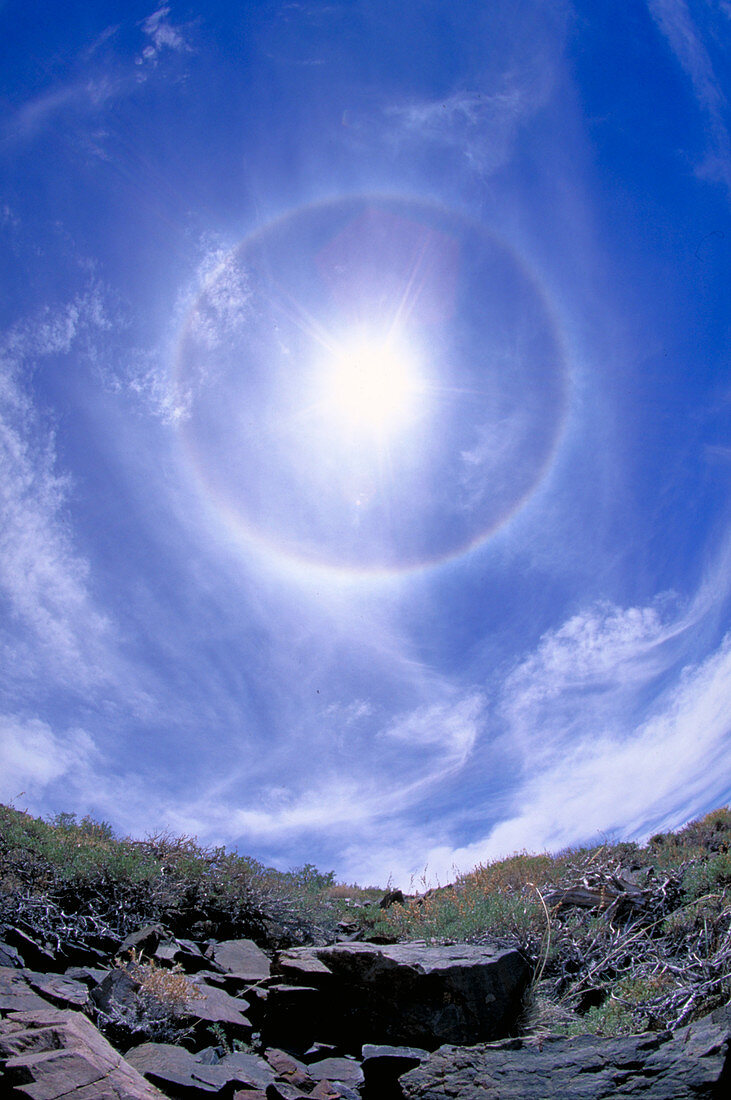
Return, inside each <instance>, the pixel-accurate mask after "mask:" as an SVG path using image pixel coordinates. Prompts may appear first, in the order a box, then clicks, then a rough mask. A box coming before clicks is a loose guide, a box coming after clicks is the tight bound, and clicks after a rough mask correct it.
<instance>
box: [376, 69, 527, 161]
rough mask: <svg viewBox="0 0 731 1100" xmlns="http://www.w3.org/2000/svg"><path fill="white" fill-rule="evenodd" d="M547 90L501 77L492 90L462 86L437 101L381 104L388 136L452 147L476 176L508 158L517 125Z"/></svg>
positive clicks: (403, 140) (408, 141)
mask: <svg viewBox="0 0 731 1100" xmlns="http://www.w3.org/2000/svg"><path fill="white" fill-rule="evenodd" d="M545 94H546V90H545V89H542V88H540V86H539V85H536V86H533V87H529V86H526V85H524V84H522V83H519V82H513V80H512V79H510V78H506V79H505V82H504V85H503V87H501V88H500V89H499V90H495V91H484V92H483V91H478V90H469V89H465V90H462V91H456V92H453V93H452V94H451V95H448V96H446V97H444V98H443V99H437V100H412V101H411V102H409V103H403V104H394V105H392V106H390V107H388V108H386V111H385V115H386V118H387V120H388V121H389V122H390V124H391V130H390V131H387V136H389V137H390V139H391V140H392V141H396V142H398V143H403V142H405V143H407V144H408V143H410V142H415V143H418V144H419V145H420V146H424V145H426V146H429V145H431V146H436V147H441V148H443V149H451V150H453V151H454V152H456V153H457V155H458V156H460V157H461V158H463V160H464V162H465V163H466V165H467V166H468V167H469V168H471V169H473V170H474V171H476V172H478V173H479V174H480V175H488V174H490V173H491V172H494V171H496V170H497V169H498V168H500V167H501V166H502V165H503V164H505V163H506V161H507V160H508V159H509V157H510V155H511V152H512V148H513V143H514V140H515V136H516V133H517V130H518V127H519V126H520V124H521V123H522V122H523V121H524V120H525V119H526V118H527V117H529V116H530V115H532V114H533V113H534V112H535V110H537V108H538V106H540V103H541V102H542V101H543V99H544V97H545Z"/></svg>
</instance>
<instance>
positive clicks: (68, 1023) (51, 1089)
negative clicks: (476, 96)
mask: <svg viewBox="0 0 731 1100" xmlns="http://www.w3.org/2000/svg"><path fill="white" fill-rule="evenodd" d="M0 1036H1V1037H2V1038H1V1039H0V1042H1V1043H2V1048H3V1050H7V1051H8V1057H7V1060H6V1062H5V1078H6V1080H7V1082H8V1084H10V1085H13V1086H14V1088H15V1091H16V1094H18V1095H25V1096H28V1097H30V1098H31V1100H64V1098H66V1097H68V1098H69V1100H107V1098H108V1100H161V1097H162V1093H160V1092H159V1091H158V1090H157V1089H156V1088H154V1087H153V1086H152V1085H151V1084H150V1083H149V1082H148V1081H145V1079H144V1077H142V1076H141V1075H140V1074H139V1073H137V1071H136V1070H135V1069H133V1068H132V1066H130V1065H128V1063H127V1062H126V1061H125V1060H124V1058H122V1057H121V1055H120V1054H118V1053H117V1051H116V1050H114V1048H113V1047H111V1046H110V1045H109V1043H108V1042H107V1041H106V1039H105V1038H104V1037H103V1036H102V1035H100V1034H99V1032H98V1031H97V1029H96V1028H95V1027H94V1025H93V1024H92V1023H91V1021H90V1020H88V1019H87V1018H86V1016H83V1015H82V1014H81V1013H80V1012H72V1011H70V1010H64V1009H55V1008H51V1007H49V1006H46V1007H45V1009H43V1010H38V1011H32V1012H14V1013H13V1014H12V1016H11V1017H10V1019H8V1020H4V1021H2V1023H0Z"/></svg>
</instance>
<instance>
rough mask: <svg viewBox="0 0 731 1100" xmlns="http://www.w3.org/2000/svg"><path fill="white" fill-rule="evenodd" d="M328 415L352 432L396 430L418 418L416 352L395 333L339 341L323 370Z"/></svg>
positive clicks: (382, 433) (361, 336)
mask: <svg viewBox="0 0 731 1100" xmlns="http://www.w3.org/2000/svg"><path fill="white" fill-rule="evenodd" d="M323 387H324V391H325V392H324V398H325V407H326V410H327V413H328V417H329V418H332V419H333V420H334V421H335V422H336V423H337V424H338V425H339V426H340V427H342V428H344V429H346V430H347V431H348V432H350V433H362V434H371V435H378V436H380V437H383V436H390V435H393V434H394V433H395V432H396V431H398V430H400V429H402V428H404V427H405V426H406V425H407V424H408V422H409V420H410V419H411V418H412V416H413V414H414V412H415V408H416V401H417V396H418V394H419V392H420V385H419V378H418V371H417V368H416V362H415V356H414V353H413V352H412V351H411V349H409V348H408V347H407V345H406V344H405V342H403V341H401V340H399V339H397V338H395V337H394V336H392V335H386V336H383V337H381V336H378V335H376V336H374V335H372V334H367V333H358V334H356V335H352V336H349V337H347V338H346V339H345V340H343V341H341V342H339V343H338V344H337V345H336V346H335V347H334V348H333V349H332V351H331V353H330V354H329V356H328V358H327V359H326V362H325V365H324V372H323Z"/></svg>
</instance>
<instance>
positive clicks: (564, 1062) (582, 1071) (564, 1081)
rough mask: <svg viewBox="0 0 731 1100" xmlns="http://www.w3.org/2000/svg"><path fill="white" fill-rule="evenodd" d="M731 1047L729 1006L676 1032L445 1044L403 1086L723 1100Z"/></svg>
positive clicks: (505, 1094)
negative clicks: (472, 1044) (456, 1044)
mask: <svg viewBox="0 0 731 1100" xmlns="http://www.w3.org/2000/svg"><path fill="white" fill-rule="evenodd" d="M730 1047H731V1008H725V1009H720V1010H719V1011H717V1012H714V1013H712V1014H711V1016H708V1017H705V1018H704V1019H703V1020H699V1021H698V1022H697V1023H694V1024H690V1025H688V1026H687V1027H684V1028H681V1029H679V1030H678V1031H676V1032H674V1033H670V1032H647V1033H645V1034H643V1035H631V1036H627V1037H624V1038H618V1039H602V1038H598V1037H597V1036H594V1035H581V1036H577V1037H576V1038H573V1039H565V1038H558V1037H554V1036H551V1037H547V1038H544V1039H542V1040H534V1039H513V1040H508V1041H506V1042H501V1043H492V1044H485V1045H481V1046H474V1047H453V1046H445V1047H442V1048H441V1049H440V1050H437V1051H436V1052H435V1053H434V1054H431V1055H430V1056H429V1058H428V1059H427V1061H426V1062H424V1063H423V1064H422V1065H421V1066H419V1067H418V1068H417V1069H413V1070H410V1071H409V1072H408V1073H406V1074H405V1075H404V1076H403V1077H401V1080H400V1083H401V1087H402V1089H403V1094H404V1096H405V1097H406V1098H407V1100H447V1098H448V1100H453V1098H454V1097H465V1098H467V1097H469V1100H554V1098H555V1100H607V1098H610V1097H612V1098H613V1097H632V1098H641V1100H691V1098H693V1100H698V1098H699V1097H707V1098H711V1097H716V1098H718V1100H723V1098H725V1097H727V1096H728V1095H729V1094H731V1057H730V1055H729V1049H730Z"/></svg>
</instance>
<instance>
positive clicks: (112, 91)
mask: <svg viewBox="0 0 731 1100" xmlns="http://www.w3.org/2000/svg"><path fill="white" fill-rule="evenodd" d="M122 91H123V82H121V81H119V80H117V79H114V78H112V77H110V76H108V75H105V76H103V77H98V78H97V77H87V78H84V79H81V80H77V81H73V82H70V83H67V84H62V85H60V86H57V87H54V88H51V89H50V90H48V91H45V92H42V93H41V94H40V95H38V96H34V97H33V99H30V100H28V101H27V102H26V103H24V104H22V106H21V107H19V108H18V110H17V111H16V112H15V113H14V114H12V115H10V116H8V120H7V122H6V124H5V133H6V135H7V136H10V137H15V138H23V139H28V138H34V137H36V136H37V135H38V133H39V132H40V131H41V130H42V129H43V128H44V127H46V126H48V125H50V124H51V123H52V122H53V121H54V120H55V119H56V117H57V116H58V115H59V114H60V113H61V112H63V111H69V110H71V111H79V112H82V113H83V114H84V115H88V114H90V113H96V112H98V111H99V110H100V109H101V108H102V107H104V106H105V105H106V104H107V103H108V101H109V100H110V99H113V98H115V97H116V96H117V95H119V94H120V93H121V92H122Z"/></svg>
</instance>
